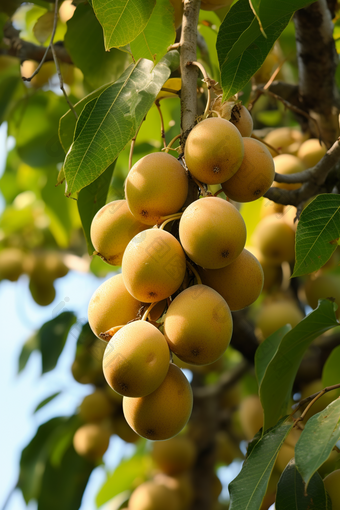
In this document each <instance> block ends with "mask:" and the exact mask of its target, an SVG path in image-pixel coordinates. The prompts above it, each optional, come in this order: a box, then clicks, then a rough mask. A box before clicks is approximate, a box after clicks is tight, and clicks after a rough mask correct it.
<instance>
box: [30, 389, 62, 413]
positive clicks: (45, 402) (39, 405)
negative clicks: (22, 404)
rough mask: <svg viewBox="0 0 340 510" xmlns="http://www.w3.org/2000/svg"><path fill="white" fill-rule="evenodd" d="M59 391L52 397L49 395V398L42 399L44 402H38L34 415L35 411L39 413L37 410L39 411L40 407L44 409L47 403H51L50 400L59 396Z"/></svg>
mask: <svg viewBox="0 0 340 510" xmlns="http://www.w3.org/2000/svg"><path fill="white" fill-rule="evenodd" d="M60 393H61V392H60V391H57V393H53V395H50V396H49V397H47V398H44V400H42V401H41V402H40V404H38V405H37V407H36V408H35V409H34V411H33V412H34V413H36V412H37V411H39V409H41V408H42V407H45V406H46V405H47V404H48V403H49V402H51V401H52V400H54V399H55V398H56V397H57V396H58V395H60Z"/></svg>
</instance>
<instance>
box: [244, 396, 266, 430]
mask: <svg viewBox="0 0 340 510" xmlns="http://www.w3.org/2000/svg"><path fill="white" fill-rule="evenodd" d="M239 415H240V422H241V426H242V429H243V431H244V433H245V436H246V438H247V439H249V440H250V439H252V438H253V437H254V436H255V434H256V432H258V431H259V430H260V428H261V427H263V408H262V404H261V401H260V398H259V397H258V396H257V395H249V396H248V397H246V398H244V399H243V400H242V402H241V405H240V411H239Z"/></svg>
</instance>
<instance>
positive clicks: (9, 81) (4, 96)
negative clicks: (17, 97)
mask: <svg viewBox="0 0 340 510" xmlns="http://www.w3.org/2000/svg"><path fill="white" fill-rule="evenodd" d="M20 81H21V80H20V78H19V76H8V77H6V78H4V79H3V80H1V82H0V124H2V122H3V121H4V120H5V117H6V113H7V110H8V105H9V104H10V101H11V99H12V97H13V96H14V94H15V92H16V90H17V88H18V85H19V84H20Z"/></svg>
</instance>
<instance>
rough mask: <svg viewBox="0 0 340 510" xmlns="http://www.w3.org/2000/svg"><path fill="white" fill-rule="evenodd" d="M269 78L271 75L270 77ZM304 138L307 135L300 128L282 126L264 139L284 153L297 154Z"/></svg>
mask: <svg viewBox="0 0 340 510" xmlns="http://www.w3.org/2000/svg"><path fill="white" fill-rule="evenodd" d="M269 78H270V76H269V77H268V79H269ZM266 81H267V80H266ZM304 139H305V135H303V134H302V133H301V132H300V131H299V130H298V129H294V128H289V127H282V128H276V129H273V131H270V133H268V134H267V135H266V136H265V138H264V141H265V142H267V143H269V145H271V146H272V147H274V148H275V149H277V150H278V151H279V152H280V153H282V154H294V155H296V153H297V151H298V149H299V147H300V145H301V143H302V142H303V140H304ZM269 150H270V153H271V155H272V156H273V157H275V156H277V155H278V153H277V152H275V151H273V150H272V149H269Z"/></svg>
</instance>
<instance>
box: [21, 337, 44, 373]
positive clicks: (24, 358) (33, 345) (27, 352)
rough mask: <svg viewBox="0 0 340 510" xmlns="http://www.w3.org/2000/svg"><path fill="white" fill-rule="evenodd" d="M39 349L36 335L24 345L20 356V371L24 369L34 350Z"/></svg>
mask: <svg viewBox="0 0 340 510" xmlns="http://www.w3.org/2000/svg"><path fill="white" fill-rule="evenodd" d="M37 349H39V344H38V339H37V337H36V335H33V336H31V337H30V338H29V339H28V340H27V341H26V342H25V343H24V345H23V347H22V349H21V353H20V356H19V363H18V373H19V374H20V372H21V371H22V370H24V368H25V366H26V365H27V362H28V360H29V358H30V356H31V354H32V352H33V351H35V350H37Z"/></svg>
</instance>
